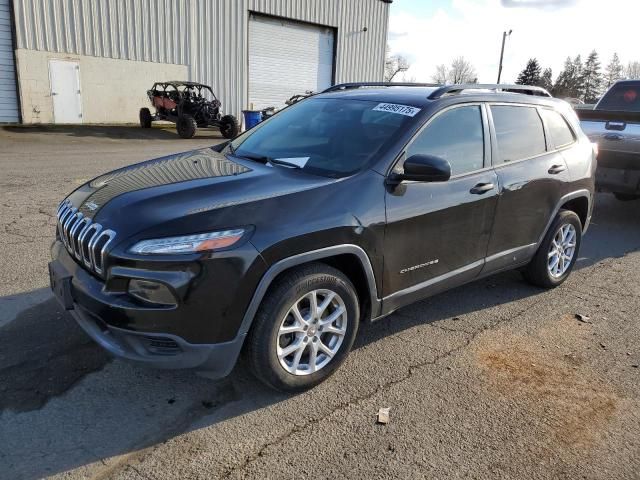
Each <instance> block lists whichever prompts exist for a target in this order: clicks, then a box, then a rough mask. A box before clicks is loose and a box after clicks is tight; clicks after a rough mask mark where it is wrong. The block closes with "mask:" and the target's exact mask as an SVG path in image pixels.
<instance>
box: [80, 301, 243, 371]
mask: <svg viewBox="0 0 640 480" xmlns="http://www.w3.org/2000/svg"><path fill="white" fill-rule="evenodd" d="M70 313H71V315H72V316H73V318H74V319H75V320H76V322H77V323H78V325H79V326H80V327H81V328H82V329H83V330H84V331H85V332H86V333H87V335H89V336H90V337H91V338H92V339H93V340H94V341H95V342H96V343H97V344H98V345H100V346H101V347H103V348H104V349H105V350H107V351H109V352H110V353H111V354H112V355H115V356H116V357H120V358H123V359H126V360H131V361H134V362H137V363H142V364H146V365H150V366H153V367H155V368H166V369H180V368H193V369H197V370H199V371H202V372H203V373H205V374H206V375H207V377H210V378H222V377H225V376H227V375H228V374H229V373H230V372H231V370H232V369H233V367H234V365H235V363H236V361H237V359H238V355H239V354H240V350H241V349H242V344H243V342H244V336H239V337H238V338H236V339H234V340H232V341H230V342H225V343H215V344H192V343H188V342H186V341H185V340H183V339H182V338H180V337H178V336H175V335H168V334H158V333H148V332H147V333H145V332H132V331H130V330H124V329H121V328H116V327H113V326H110V325H108V324H106V323H104V322H103V321H102V320H101V319H100V318H99V317H97V316H95V315H93V314H92V313H91V312H89V311H88V310H86V309H84V308H83V307H82V306H80V305H78V304H77V303H74V308H73V310H71V311H70Z"/></svg>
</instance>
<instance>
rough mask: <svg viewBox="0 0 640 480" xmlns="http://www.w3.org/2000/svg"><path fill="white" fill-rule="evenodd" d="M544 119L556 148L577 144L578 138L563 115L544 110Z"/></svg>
mask: <svg viewBox="0 0 640 480" xmlns="http://www.w3.org/2000/svg"><path fill="white" fill-rule="evenodd" d="M542 117H543V118H544V122H545V123H546V125H547V133H548V134H549V136H550V137H551V141H552V142H553V146H554V147H555V148H561V147H564V146H566V145H570V144H572V143H573V142H575V140H576V137H575V136H574V135H573V131H572V130H571V128H570V127H569V125H568V124H567V121H566V120H565V119H564V117H563V116H562V115H560V114H559V113H558V112H556V111H554V110H548V109H546V108H544V109H542Z"/></svg>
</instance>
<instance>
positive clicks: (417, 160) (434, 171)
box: [390, 154, 451, 182]
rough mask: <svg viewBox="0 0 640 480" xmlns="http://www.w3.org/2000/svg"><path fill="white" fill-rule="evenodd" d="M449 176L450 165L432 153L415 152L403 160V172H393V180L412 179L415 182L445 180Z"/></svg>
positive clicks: (391, 178)
mask: <svg viewBox="0 0 640 480" xmlns="http://www.w3.org/2000/svg"><path fill="white" fill-rule="evenodd" d="M449 178H451V165H450V164H449V162H448V161H447V160H445V159H444V158H440V157H436V156H434V155H422V154H416V155H412V156H410V157H409V158H407V159H406V160H405V162H404V173H394V174H392V176H391V177H390V180H392V181H393V182H402V181H404V180H413V181H416V182H446V181H447V180H449Z"/></svg>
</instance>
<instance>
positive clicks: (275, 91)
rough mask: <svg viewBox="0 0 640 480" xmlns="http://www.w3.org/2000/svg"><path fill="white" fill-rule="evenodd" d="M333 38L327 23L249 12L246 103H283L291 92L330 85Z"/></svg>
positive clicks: (258, 106)
mask: <svg viewBox="0 0 640 480" xmlns="http://www.w3.org/2000/svg"><path fill="white" fill-rule="evenodd" d="M334 41H335V40H334V30H333V29H331V28H328V27H321V26H317V25H310V24H306V23H300V22H295V21H291V20H284V19H280V18H273V17H266V16H262V15H257V14H252V15H251V17H250V18H249V107H250V108H254V109H256V110H257V109H263V108H265V107H271V106H273V107H278V108H279V107H283V106H284V105H285V103H284V102H285V101H286V100H287V99H288V98H290V97H291V96H292V95H295V94H301V93H304V92H305V91H307V90H311V91H314V92H318V91H321V90H323V89H325V88H327V87H329V86H331V83H332V80H333V44H334Z"/></svg>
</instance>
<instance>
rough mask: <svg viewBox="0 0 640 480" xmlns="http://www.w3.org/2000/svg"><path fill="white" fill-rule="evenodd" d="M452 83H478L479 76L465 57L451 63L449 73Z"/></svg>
mask: <svg viewBox="0 0 640 480" xmlns="http://www.w3.org/2000/svg"><path fill="white" fill-rule="evenodd" d="M449 76H450V77H451V83H477V82H478V75H477V74H476V69H475V68H474V67H473V65H471V62H469V61H468V60H467V59H466V58H464V57H457V58H455V59H454V60H453V62H451V70H450V71H449Z"/></svg>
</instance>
